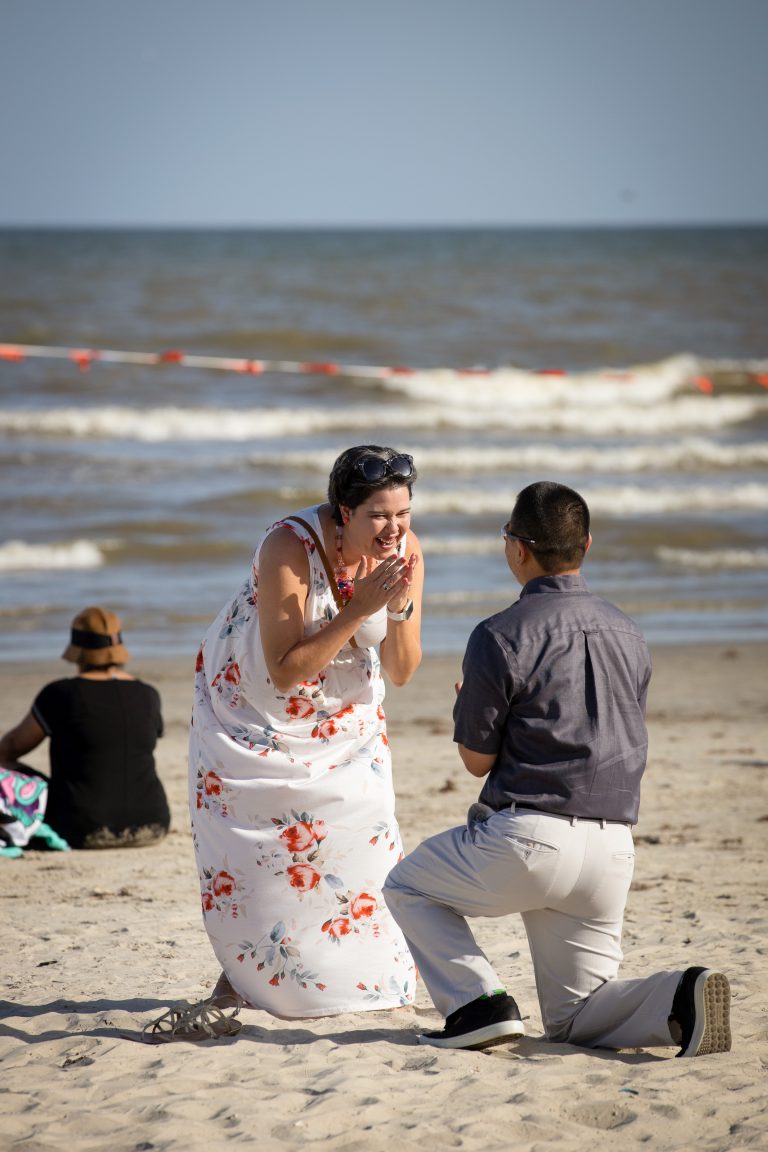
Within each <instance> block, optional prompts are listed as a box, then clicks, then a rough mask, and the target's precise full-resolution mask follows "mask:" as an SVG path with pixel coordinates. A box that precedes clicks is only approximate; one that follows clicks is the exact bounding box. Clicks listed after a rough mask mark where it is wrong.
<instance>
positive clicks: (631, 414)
mask: <svg viewBox="0 0 768 1152" xmlns="http://www.w3.org/2000/svg"><path fill="white" fill-rule="evenodd" d="M766 414H768V396H766V395H765V394H763V395H759V396H685V397H680V398H678V399H676V400H670V401H669V402H668V403H659V404H657V405H655V406H653V407H649V408H637V407H634V406H632V405H631V404H627V403H626V402H621V403H614V405H613V406H608V407H604V408H584V407H582V406H579V405H578V404H574V403H570V404H569V403H566V402H565V401H561V402H557V403H555V402H553V403H552V404H551V405H549V406H545V407H542V406H539V407H535V406H532V407H523V408H520V409H518V408H517V407H514V408H512V407H510V406H509V405H507V406H506V407H503V408H500V409H498V410H495V411H493V412H490V411H488V410H486V409H485V408H484V407H481V406H479V405H478V404H474V403H473V404H471V405H470V404H468V405H467V407H459V408H452V407H446V406H443V405H441V404H437V403H436V404H434V405H424V404H421V405H417V404H408V405H399V406H388V405H385V404H379V405H357V406H346V407H344V408H339V409H335V408H329V407H323V408H300V407H295V408H244V409H240V410H238V409H221V408H179V407H166V408H144V409H138V408H127V407H121V406H108V407H102V408H48V409H46V410H45V411H33V410H30V409H5V410H4V411H2V412H0V433H5V434H6V435H15V436H34V437H39V436H51V437H67V438H76V439H102V440H139V441H145V442H154V443H158V442H163V441H240V442H243V441H247V440H274V439H283V438H285V437H293V436H309V435H318V434H322V433H341V432H345V431H346V432H360V431H365V432H367V433H370V430H371V429H372V428H376V429H382V430H384V429H392V430H399V431H407V432H408V433H412V432H417V431H439V430H440V429H454V430H460V431H488V430H492V429H498V430H503V431H509V432H512V433H515V432H516V433H523V432H525V433H528V432H539V433H544V432H562V433H573V434H579V435H584V436H606V435H611V434H617V435H618V434H620V435H632V436H651V435H654V434H659V433H673V432H683V433H691V432H696V431H713V432H714V431H720V430H722V429H723V428H724V427H726V426H728V425H736V424H743V423H747V422H749V421H751V420H753V419H756V418H757V417H760V416H764V415H766Z"/></svg>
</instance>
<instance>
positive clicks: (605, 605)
mask: <svg viewBox="0 0 768 1152" xmlns="http://www.w3.org/2000/svg"><path fill="white" fill-rule="evenodd" d="M463 673H464V678H463V684H462V688H461V690H460V692H459V695H458V697H457V699H456V705H455V708H454V725H455V727H454V740H455V741H456V743H458V744H463V745H464V746H465V747H466V748H469V749H471V750H472V751H474V752H482V753H486V754H493V755H496V757H497V759H496V763H495V764H494V766H493V768H492V769H491V772H490V774H489V775H488V777H487V779H486V782H485V785H484V787H483V790H482V792H481V794H480V800H481V801H482V802H483V803H485V804H488V805H489V806H490V807H492V808H496V809H499V808H505V807H508V806H509V805H510V804H511V803H513V802H515V803H518V804H521V805H525V804H528V805H529V806H531V807H534V808H539V809H541V810H542V811H546V812H557V813H562V814H566V815H571V816H582V817H597V818H601V819H605V820H623V821H627V822H628V823H631V824H634V823H635V822H636V821H637V814H638V809H639V804H640V780H641V778H642V775H643V772H644V770H645V764H646V758H647V750H648V737H647V731H646V726H645V703H646V696H647V691H648V683H649V681H650V676H651V661H650V656H649V654H648V648H647V646H646V643H645V640H644V639H643V636H642V633H641V632H640V630H639V628H638V627H637V625H636V624H635V623H634V622H633V621H632V620H630V619H629V617H628V616H625V615H624V613H623V612H621V611H620V610H619V609H618V608H616V607H615V605H613V604H610V603H609V602H608V601H607V600H602V599H601V598H600V597H598V596H594V595H593V594H592V593H591V592H590V591H589V589H588V588H587V585H586V582H585V580H584V578H583V577H582V576H580V575H577V576H541V577H537V578H536V579H534V580H531V581H529V583H528V584H526V585H525V587H524V588H523V590H522V593H521V596H520V599H519V600H518V601H517V602H516V603H514V604H512V605H511V606H510V607H509V608H506V609H505V610H504V611H503V612H499V613H498V614H497V615H495V616H491V617H489V618H488V619H487V620H484V621H482V623H480V624H478V626H477V627H476V628H475V630H474V631H473V632H472V635H471V636H470V638H469V643H468V645H467V650H466V653H465V656H464V665H463Z"/></svg>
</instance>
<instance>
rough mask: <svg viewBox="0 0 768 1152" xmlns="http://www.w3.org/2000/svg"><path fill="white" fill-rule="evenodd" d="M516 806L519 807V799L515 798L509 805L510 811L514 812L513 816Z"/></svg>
mask: <svg viewBox="0 0 768 1152" xmlns="http://www.w3.org/2000/svg"><path fill="white" fill-rule="evenodd" d="M515 808H517V801H516V800H513V801H512V803H511V804H510V806H509V811H510V812H511V813H512V815H513V816H514V814H515Z"/></svg>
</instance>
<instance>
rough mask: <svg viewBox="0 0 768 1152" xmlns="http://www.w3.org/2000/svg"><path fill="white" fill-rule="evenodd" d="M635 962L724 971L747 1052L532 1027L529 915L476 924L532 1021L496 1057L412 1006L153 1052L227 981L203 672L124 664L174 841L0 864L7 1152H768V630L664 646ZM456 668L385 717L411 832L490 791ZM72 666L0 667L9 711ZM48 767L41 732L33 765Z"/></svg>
mask: <svg viewBox="0 0 768 1152" xmlns="http://www.w3.org/2000/svg"><path fill="white" fill-rule="evenodd" d="M653 655H654V664H655V675H654V681H653V685H652V691H651V697H650V704H649V727H650V733H651V755H650V762H649V768H648V771H647V774H646V778H645V784H644V789H643V801H642V806H641V816H640V823H639V825H638V827H637V829H636V840H637V865H636V869H635V879H634V883H633V887H632V891H631V894H630V899H629V905H628V910H627V918H626V928H625V935H624V948H625V962H624V967H623V969H622V974H623V975H626V976H640V975H643V974H646V973H648V972H651V971H654V970H657V969H661V968H666V969H670V968H684V967H687V966H688V965H689V964H698V963H702V964H706V965H708V966H711V967H718V968H720V969H722V970H723V971H725V972H726V973H728V975H729V977H730V979H731V984H732V991H733V1016H732V1024H733V1033H734V1046H733V1051H732V1052H730V1053H729V1054H726V1055H719V1056H708V1057H700V1058H697V1059H694V1060H676V1059H674V1058H673V1057H674V1053H675V1049H673V1048H664V1049H661V1048H659V1049H652V1050H644V1051H640V1050H632V1051H622V1052H619V1053H613V1052H607V1051H594V1050H593V1051H589V1050H586V1049H581V1048H576V1047H572V1046H569V1045H565V1044H548V1043H547V1042H546V1041H545V1040H543V1038H542V1032H541V1021H540V1017H539V1012H538V1006H537V1003H536V998H535V995H534V988H533V979H532V974H531V965H530V957H529V954H528V949H527V945H526V941H525V936H524V933H523V931H522V927H521V924H520V922H519V921H518V920H516V919H515V918H514V917H512V918H509V919H506V920H499V921H480V922H476V927H477V935H478V938H479V940H480V941H481V943H482V944H483V946H484V947H485V949H486V951H487V952H488V954H489V955H490V957H491V959H492V960H493V962H494V963H495V964H496V966H497V970H498V971H499V973H500V975H501V976H502V978H503V979H504V980H505V982H506V984H507V987H508V989H509V990H510V991H511V992H513V993H514V995H515V997H516V998H517V999H518V1002H519V1003H520V1005H521V1009H522V1011H523V1015H524V1016H525V1018H526V1027H527V1030H528V1035H527V1037H526V1038H525V1039H524V1040H522V1041H520V1042H518V1043H515V1044H510V1045H507V1046H501V1047H498V1048H495V1049H492V1050H490V1051H489V1052H486V1053H482V1052H452V1051H443V1050H438V1049H434V1048H428V1047H422V1046H420V1045H417V1043H416V1034H417V1033H418V1032H419V1031H420V1030H422V1029H423V1028H424V1027H425V1026H432V1027H435V1026H439V1024H440V1020H439V1017H438V1016H437V1014H436V1013H435V1011H434V1009H433V1008H432V1006H431V1003H430V1001H429V998H428V996H427V995H426V993H425V991H424V988H423V986H422V987H421V988H420V991H419V997H418V1002H417V1005H416V1006H415V1007H414V1008H405V1009H400V1010H397V1011H391V1012H383V1013H365V1014H362V1015H345V1016H337V1017H328V1018H325V1019H320V1020H313V1021H306V1022H305V1021H281V1020H277V1019H274V1018H272V1017H270V1016H268V1015H267V1014H266V1013H263V1012H257V1011H250V1010H249V1011H245V1012H244V1013H243V1016H242V1019H243V1021H244V1027H243V1030H242V1032H241V1033H240V1035H239V1036H238V1037H235V1038H230V1039H226V1040H217V1041H213V1042H207V1043H204V1044H197V1045H195V1044H190V1043H177V1044H168V1045H163V1046H149V1045H147V1044H145V1043H142V1042H141V1037H140V1034H141V1028H142V1026H143V1025H144V1024H145V1023H147V1022H148V1021H150V1020H151V1019H152V1018H153V1017H154V1016H156V1015H158V1014H159V1013H160V1012H161V1011H162V1010H164V1009H165V1008H166V1007H167V1006H168V1004H169V1003H171V1002H172V1001H174V1000H178V999H183V998H199V997H202V996H204V995H206V994H207V993H208V991H210V989H211V988H212V986H213V984H214V982H215V980H216V977H217V975H218V973H217V967H216V964H215V961H214V957H213V953H212V951H211V949H210V946H209V944H208V940H207V937H206V935H205V932H204V929H203V927H202V921H201V916H200V911H199V907H200V901H199V892H198V886H197V878H196V874H195V866H194V860H193V854H192V845H191V841H190V836H189V831H188V819H187V812H186V791H185V772H186V764H185V755H186V729H187V717H188V714H189V710H190V698H191V693H190V687H191V677H190V670H189V668H188V667H187V666H186V663H185V662H182V661H175V662H166V663H163V664H160V665H157V664H153V665H151V666H148V665H146V666H142V665H140V664H139V663H138V662H137V663H136V664H135V665H134V666H133V667H132V670H133V671H134V672H135V673H136V674H138V675H142V676H144V677H145V678H146V679H148V680H151V681H152V682H153V683H155V684H156V685H157V687H158V688H159V689H160V692H161V694H162V697H163V702H164V713H165V717H166V725H167V734H166V737H165V738H164V739H163V741H162V742H161V745H160V747H159V754H158V764H159V771H160V774H161V776H162V779H163V781H164V783H165V785H166V788H167V790H168V794H169V799H170V802H171V809H172V814H173V824H174V827H173V830H172V832H171V834H170V835H169V836H168V838H167V839H166V840H165V841H164V842H163V843H162V844H161V845H159V846H156V847H152V848H146V849H133V850H126V849H123V850H115V851H111V852H90V853H89V852H71V853H67V854H64V853H42V852H27V853H25V855H24V856H23V857H22V858H21V859H19V860H0V875H1V878H2V893H3V896H2V902H3V933H2V943H0V949H1V950H2V972H3V977H4V985H5V987H4V990H3V993H2V995H3V1001H2V1004H1V1005H0V1008H1V1009H2V1023H1V1024H0V1070H1V1073H2V1074H1V1076H0V1144H2V1147H4V1148H8V1149H12V1148H16V1147H19V1148H23V1149H24V1152H38V1150H40V1152H42V1150H43V1149H45V1150H48V1149H64V1148H67V1149H78V1150H79V1149H88V1150H90V1149H94V1150H101V1149H107V1148H108V1149H111V1150H114V1152H122V1150H126V1152H127V1150H129V1149H131V1150H134V1149H135V1150H140V1149H146V1150H150V1149H157V1150H160V1149H163V1150H165V1149H174V1150H178V1152H182V1150H184V1152H188V1150H197V1149H201V1150H202V1149H205V1150H206V1152H217V1150H218V1149H220V1148H226V1147H229V1146H230V1145H233V1146H252V1147H254V1148H256V1147H258V1148H261V1149H281V1150H283V1152H292V1150H294V1149H304V1148H318V1149H328V1150H334V1152H335V1150H339V1149H365V1150H367V1152H378V1150H382V1152H383V1150H385V1149H386V1150H387V1152H391V1150H392V1149H395V1150H396V1152H417V1150H418V1152H425V1150H429V1149H433V1148H436V1149H442V1148H447V1149H450V1148H461V1149H465V1150H467V1152H474V1150H485V1149H510V1148H515V1149H520V1150H521V1152H524V1150H530V1152H533V1150H541V1149H550V1148H552V1149H554V1148H557V1149H558V1152H570V1150H572V1149H574V1150H575V1149H579V1150H581V1149H587V1148H592V1147H593V1146H594V1147H599V1148H600V1149H606V1150H609V1152H610V1150H612V1149H622V1152H626V1150H627V1149H634V1148H636V1147H640V1146H643V1147H646V1146H647V1147H652V1148H654V1150H655V1152H659V1150H664V1149H672V1148H674V1149H691V1148H697V1149H705V1150H722V1152H725V1150H729V1152H730V1150H731V1149H735V1148H739V1149H740V1148H766V1147H768V1107H767V1104H766V1100H767V1099H768V1095H767V1094H766V1083H767V1081H766V1070H767V1068H768V1044H766V1040H768V994H767V992H766V987H767V985H768V971H767V964H766V950H767V947H768V933H767V932H766V927H767V925H768V892H767V890H766V889H767V886H766V868H765V863H766V855H767V854H768V853H767V849H768V795H767V794H766V778H767V777H768V739H767V737H768V690H767V689H766V683H768V677H766V669H767V668H768V647H766V646H764V645H760V644H754V645H749V644H746V645H734V646H732V647H729V648H723V647H713V646H705V645H702V646H695V647H689V648H675V647H661V648H657V649H656V650H655V651H654V653H653ZM458 663H459V662H458V660H454V659H443V658H441V659H431V660H427V661H425V663H424V664H423V665H422V668H421V669H420V670H419V672H418V674H417V676H416V677H415V679H414V681H413V682H412V683H411V684H410V685H409V686H408V687H407V688H405V689H400V690H394V689H390V691H389V696H388V708H387V711H388V716H389V722H390V737H391V740H392V745H393V751H394V763H395V776H396V787H397V794H398V805H399V808H398V811H399V817H400V823H401V827H402V831H403V838H404V840H405V843H406V846H407V847H413V846H415V845H416V843H418V841H419V840H420V839H421V838H423V837H424V836H426V835H429V834H431V833H432V832H435V831H438V830H440V829H442V828H444V827H447V826H449V825H451V824H455V823H459V822H461V821H462V820H463V817H464V814H465V811H466V809H467V807H468V805H469V804H470V803H471V802H472V801H473V800H474V799H475V797H476V793H477V790H478V785H477V782H476V781H474V780H473V779H472V778H471V777H469V776H468V775H467V774H466V773H465V772H464V770H463V769H462V768H461V765H460V762H459V760H458V757H457V755H456V753H455V751H454V748H453V745H452V742H451V719H450V716H451V706H452V700H453V682H454V679H455V678H456V674H457V671H458ZM64 674H66V668H65V666H64V665H62V664H61V663H51V664H35V665H28V666H24V667H18V666H16V665H14V666H11V665H5V666H0V682H1V684H2V690H1V692H0V697H1V698H2V702H3V703H2V712H1V713H0V726H1V727H2V729H3V730H5V729H6V728H8V727H10V726H11V725H12V724H13V723H15V722H16V721H17V720H18V719H20V718H21V715H22V714H23V713H24V712H25V711H26V709H27V707H28V705H29V703H30V702H31V700H32V698H33V696H34V694H35V692H36V691H37V690H38V689H39V688H40V687H41V686H42V684H43V683H45V682H46V681H47V680H50V679H53V678H56V677H58V676H61V675H64ZM29 760H30V762H31V763H33V764H34V765H36V766H37V767H41V768H45V767H46V766H47V755H46V749H45V748H44V747H43V748H42V749H39V750H38V751H37V752H36V753H34V754H33V755H32V756H30V757H29Z"/></svg>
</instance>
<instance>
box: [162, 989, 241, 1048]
mask: <svg viewBox="0 0 768 1152" xmlns="http://www.w3.org/2000/svg"><path fill="white" fill-rule="evenodd" d="M238 999H239V998H238ZM243 1004H244V1001H242V1000H239V1002H238V1003H237V1004H236V1005H235V1007H234V1008H233V1009H232V1011H231V1012H230V1014H229V1015H227V1014H226V1013H225V1011H224V1009H223V1008H219V1006H218V1005H217V1004H211V1003H210V1002H209V1001H208V1000H198V1001H197V1003H196V1004H191V1003H190V1002H189V1001H188V1000H181V1001H179V1003H178V1004H174V1005H173V1006H172V1007H171V1008H169V1009H168V1011H167V1012H164V1013H163V1015H162V1016H158V1018H157V1020H152V1021H151V1022H150V1023H149V1024H146V1025H145V1026H144V1028H142V1030H141V1038H142V1040H144V1041H145V1042H146V1043H147V1044H166V1043H169V1042H170V1041H171V1040H217V1039H219V1038H220V1037H222V1036H237V1034H238V1032H239V1031H240V1029H241V1028H242V1026H243V1025H242V1023H241V1021H240V1020H236V1019H235V1017H236V1016H237V1015H239V1012H240V1009H241V1008H242V1007H243Z"/></svg>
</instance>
